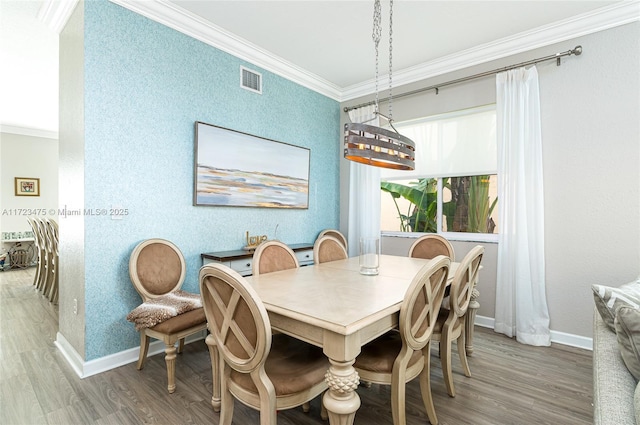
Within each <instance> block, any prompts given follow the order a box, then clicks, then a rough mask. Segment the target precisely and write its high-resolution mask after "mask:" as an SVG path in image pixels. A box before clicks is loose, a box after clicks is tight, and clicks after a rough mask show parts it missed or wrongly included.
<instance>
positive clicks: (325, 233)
mask: <svg viewBox="0 0 640 425" xmlns="http://www.w3.org/2000/svg"><path fill="white" fill-rule="evenodd" d="M323 236H333V237H334V238H336V239H338V240H339V241H340V243H342V245H343V246H344V249H345V251H347V252H349V245H348V243H347V238H346V237H345V236H344V235H343V234H342V233H340V231H338V230H335V229H325V230H323V231H322V232H320V234H319V235H318V237H317V238H316V240H318V239H320V238H321V237H323Z"/></svg>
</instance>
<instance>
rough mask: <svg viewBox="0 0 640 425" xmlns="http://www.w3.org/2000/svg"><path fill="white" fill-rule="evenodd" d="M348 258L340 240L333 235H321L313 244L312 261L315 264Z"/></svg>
mask: <svg viewBox="0 0 640 425" xmlns="http://www.w3.org/2000/svg"><path fill="white" fill-rule="evenodd" d="M347 258H349V254H348V253H347V249H346V248H345V247H344V245H343V244H342V241H340V240H338V239H336V238H334V237H333V236H328V235H325V236H322V237H320V238H318V239H316V242H315V243H314V244H313V262H314V263H316V264H320V263H326V262H328V261H336V260H344V259H347Z"/></svg>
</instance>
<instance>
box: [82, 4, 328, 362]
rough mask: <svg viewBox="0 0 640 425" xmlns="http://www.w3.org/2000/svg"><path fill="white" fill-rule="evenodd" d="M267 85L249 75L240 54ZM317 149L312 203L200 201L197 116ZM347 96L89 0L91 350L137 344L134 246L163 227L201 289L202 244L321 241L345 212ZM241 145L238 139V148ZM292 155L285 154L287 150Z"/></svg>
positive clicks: (91, 355) (90, 353)
mask: <svg viewBox="0 0 640 425" xmlns="http://www.w3.org/2000/svg"><path fill="white" fill-rule="evenodd" d="M241 65H244V66H247V67H249V68H251V69H255V70H257V71H258V72H261V73H262V76H263V94H262V95H259V94H256V93H252V92H250V91H247V90H243V89H241V88H240V87H239V73H240V66H241ZM195 121H203V122H207V123H210V124H214V125H218V126H222V127H226V128H230V129H234V130H238V131H242V132H245V133H250V134H253V135H256V136H260V137H265V138H269V139H273V140H277V141H281V142H285V143H289V144H292V145H297V146H303V147H306V148H310V149H311V170H310V193H309V208H308V209H306V210H283V209H265V208H230V207H202V206H200V207H194V206H192V196H193V189H192V188H193V162H194V122H195ZM339 121H340V109H339V104H338V102H336V101H334V100H332V99H329V98H327V97H325V96H322V95H320V94H318V93H316V92H314V91H311V90H308V89H306V88H304V87H302V86H300V85H298V84H295V83H292V82H291V81H288V80H286V79H284V78H281V77H279V76H277V75H274V74H271V73H269V72H267V71H264V70H262V69H260V68H257V67H256V66H254V65H252V64H248V63H246V62H244V61H242V60H240V59H238V58H236V57H234V56H231V55H229V54H227V53H224V52H222V51H219V50H217V49H215V48H213V47H211V46H208V45H206V44H204V43H202V42H200V41H197V40H195V39H192V38H190V37H188V36H186V35H184V34H182V33H179V32H177V31H175V30H172V29H170V28H168V27H165V26H163V25H161V24H158V23H156V22H154V21H151V20H149V19H147V18H145V17H142V16H140V15H138V14H135V13H133V12H130V11H128V10H126V9H124V8H122V7H120V6H117V5H114V4H112V3H109V2H107V1H91V2H86V3H85V206H84V207H85V208H91V209H94V210H96V211H97V210H99V209H109V208H111V207H113V206H118V207H122V208H126V209H127V210H128V215H127V216H126V217H125V218H124V219H123V220H112V219H111V218H110V217H109V216H86V217H85V238H86V244H85V267H86V287H85V291H86V295H85V303H86V304H85V308H86V347H85V360H87V361H88V360H93V359H96V358H100V357H103V356H106V355H109V354H113V353H116V352H120V351H123V350H125V349H128V348H132V347H135V346H137V345H138V344H139V339H138V335H137V333H136V332H135V330H134V328H133V325H132V324H131V323H129V322H127V321H126V320H125V316H126V315H127V313H128V312H129V311H130V310H131V309H133V308H135V306H136V305H138V304H139V302H140V298H139V296H138V294H137V293H136V292H135V290H134V289H133V287H132V285H131V282H130V281H129V276H128V260H129V254H130V252H131V250H132V249H133V247H134V246H135V245H136V244H137V243H138V242H140V241H142V240H144V239H148V238H153V237H159V238H165V239H169V240H171V241H173V242H174V243H175V244H176V245H178V246H179V247H180V249H181V250H182V252H183V253H184V255H185V258H186V262H187V279H186V282H185V284H184V286H183V288H184V289H185V290H189V291H194V292H197V291H198V282H197V273H198V269H199V267H200V265H201V261H200V253H202V252H210V251H216V250H229V249H238V248H240V247H241V246H242V244H243V241H244V235H245V231H247V230H248V231H249V232H250V233H251V234H252V235H255V234H260V235H262V234H267V235H268V236H269V237H270V238H272V237H274V230H275V228H276V225H279V228H278V234H277V236H278V239H280V240H282V241H283V242H286V243H301V242H313V240H314V239H315V237H316V235H317V234H318V232H319V231H320V230H322V229H324V228H330V227H331V228H337V227H338V222H339V188H338V186H339V158H340V146H339V145H340V142H339V139H340V132H339V127H340V122H339ZM241 148H242V147H241V146H239V147H238V149H241ZM283 160H284V161H286V158H285V159H283Z"/></svg>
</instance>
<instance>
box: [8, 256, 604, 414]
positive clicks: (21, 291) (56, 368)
mask: <svg viewBox="0 0 640 425" xmlns="http://www.w3.org/2000/svg"><path fill="white" fill-rule="evenodd" d="M33 272H34V269H33V268H31V269H27V270H9V271H5V272H0V424H3V425H14V424H15V425H20V424H28V425H31V424H83V425H88V424H95V425H99V424H100V425H101V424H214V425H215V424H218V423H219V415H218V414H217V413H214V412H213V409H212V407H211V404H210V399H211V365H210V362H209V353H208V351H207V348H206V346H205V343H204V341H198V342H195V343H192V344H189V345H188V346H187V347H185V351H184V352H183V354H181V355H179V356H178V359H177V367H176V384H177V389H176V392H175V393H174V394H168V393H167V389H166V369H165V362H164V354H159V355H155V356H153V357H151V358H149V359H148V360H147V363H146V365H145V368H144V369H143V370H142V371H138V370H136V365H135V363H131V364H129V365H126V366H122V367H119V368H117V369H113V370H111V371H108V372H105V373H101V374H99V375H95V376H91V377H88V378H85V379H80V378H78V376H77V375H76V374H75V373H74V372H73V370H72V369H71V367H70V366H69V365H68V364H67V362H66V361H65V360H64V358H63V357H62V355H61V354H60V352H59V351H58V350H57V349H56V347H55V346H54V344H53V341H54V339H55V335H56V332H57V329H58V318H57V317H58V314H57V307H56V306H53V305H51V304H50V303H49V302H48V301H47V300H46V299H45V298H44V297H43V296H42V295H40V294H39V293H38V292H37V291H36V290H35V288H34V287H33V285H32V281H33ZM474 347H475V351H474V354H473V356H472V357H470V359H469V363H470V367H471V372H472V374H473V377H471V378H466V377H465V376H464V375H463V374H462V371H461V367H460V364H459V360H458V358H457V353H456V351H455V350H454V356H453V367H454V381H455V387H456V391H457V395H456V397H455V398H451V397H449V396H448V395H447V393H446V390H445V386H444V381H443V380H442V370H441V368H440V362H439V359H438V358H437V350H436V349H434V350H433V351H434V352H433V354H432V355H433V358H432V371H431V375H432V392H433V397H434V403H435V406H436V412H437V415H438V419H439V420H440V423H441V424H457V425H460V424H474V425H476V424H477V425H498V424H518V425H520V424H553V425H558V424H562V425H570V424H576V425H578V424H585V425H586V424H591V423H592V422H593V419H592V404H591V403H592V372H591V370H592V369H591V364H592V361H591V352H590V351H586V350H580V349H576V348H570V347H566V346H561V345H555V344H553V345H552V347H550V348H549V347H546V348H545V347H530V346H525V345H521V344H519V343H517V342H515V341H514V340H512V339H509V338H507V337H505V336H503V335H499V334H496V333H494V332H493V331H492V330H489V329H483V328H476V334H475V340H474ZM358 394H359V395H360V398H361V400H362V405H361V407H360V410H359V411H358V413H357V414H356V419H355V423H356V424H358V425H375V424H381V425H382V424H392V420H391V411H390V409H391V403H390V400H389V397H390V388H389V387H385V386H379V385H375V384H374V385H372V386H371V388H365V387H362V386H361V387H360V388H359V389H358ZM235 406H236V407H235V415H234V424H237V425H249V424H258V423H259V415H258V412H256V411H253V410H251V409H249V408H247V407H245V406H243V405H242V404H240V403H237V402H236V405H235ZM278 421H279V422H278V423H279V424H281V425H310V424H328V422H325V421H322V420H321V419H320V400H319V399H316V400H314V401H313V402H312V403H311V411H310V412H309V413H308V414H305V413H303V412H302V409H300V408H297V409H292V410H287V411H282V412H279V414H278ZM427 423H428V421H427V419H426V415H425V412H424V407H423V405H422V401H421V397H420V388H419V385H418V382H417V381H414V382H411V383H409V384H408V385H407V424H408V425H417V424H420V425H422V424H427Z"/></svg>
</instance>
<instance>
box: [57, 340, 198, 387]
mask: <svg viewBox="0 0 640 425" xmlns="http://www.w3.org/2000/svg"><path fill="white" fill-rule="evenodd" d="M206 336H207V335H206V331H201V332H198V333H196V334H194V335H191V336H188V337H187V338H185V341H184V342H185V344H190V343H192V342H195V341H200V340H202V339H204V338H205V337H206ZM55 345H56V347H58V349H59V350H60V352H61V353H62V355H63V356H64V358H65V359H66V360H67V362H68V363H69V364H70V365H71V367H72V368H73V370H74V371H75V372H76V374H77V375H78V376H79V377H80V378H86V377H88V376H92V375H97V374H98V373H102V372H106V371H108V370H111V369H115V368H117V367H120V366H124V365H126V364H129V363H134V362H137V361H138V356H139V354H140V346H137V347H134V348H130V349H128V350H124V351H120V352H119V353H115V354H110V355H108V356H105V357H101V358H99V359H95V360H89V361H88V362H85V361H84V360H82V357H81V356H80V355H79V354H78V352H77V351H76V350H75V349H74V348H73V347H72V346H71V344H69V342H68V341H67V340H66V338H65V337H64V336H63V335H62V334H61V333H60V332H58V334H57V336H56V341H55ZM158 353H164V343H163V342H162V341H158V340H154V341H153V342H151V343H150V344H149V352H148V354H147V357H149V356H153V355H155V354H158Z"/></svg>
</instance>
